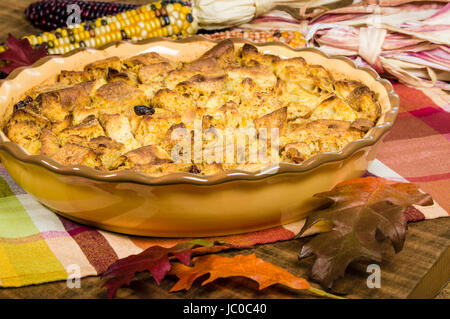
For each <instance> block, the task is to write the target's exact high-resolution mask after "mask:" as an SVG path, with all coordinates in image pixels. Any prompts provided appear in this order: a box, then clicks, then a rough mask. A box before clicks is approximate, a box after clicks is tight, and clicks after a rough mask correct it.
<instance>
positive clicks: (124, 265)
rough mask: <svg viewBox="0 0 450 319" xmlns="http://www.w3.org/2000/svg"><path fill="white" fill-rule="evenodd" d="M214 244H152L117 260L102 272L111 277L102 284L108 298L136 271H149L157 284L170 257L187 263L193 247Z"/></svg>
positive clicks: (169, 265)
mask: <svg viewBox="0 0 450 319" xmlns="http://www.w3.org/2000/svg"><path fill="white" fill-rule="evenodd" d="M214 244H215V243H214V242H212V241H206V240H200V239H197V240H192V241H189V242H184V243H180V244H177V245H175V246H173V247H170V248H164V247H161V246H152V247H150V248H148V249H146V250H144V251H142V252H141V253H139V254H137V255H131V256H128V257H126V258H122V259H119V260H117V261H116V262H114V263H113V264H112V265H111V266H110V267H109V268H108V269H107V270H106V271H105V272H104V273H103V274H102V276H104V277H105V276H110V277H111V278H109V279H108V280H107V281H106V282H105V283H104V285H103V286H105V287H107V289H108V298H113V297H114V295H115V294H116V291H117V289H119V288H120V287H122V286H123V285H129V284H130V282H131V280H132V279H133V278H134V276H135V275H136V273H138V272H142V271H149V272H150V273H151V274H152V276H153V278H154V279H155V281H156V283H157V284H158V285H159V283H160V282H161V280H162V279H163V278H164V277H165V276H166V274H167V273H168V272H169V271H170V269H171V259H169V258H170V257H173V258H176V259H178V260H179V261H180V262H182V263H183V264H186V265H188V264H189V262H190V261H191V255H192V249H193V248H195V247H199V246H201V247H213V246H214Z"/></svg>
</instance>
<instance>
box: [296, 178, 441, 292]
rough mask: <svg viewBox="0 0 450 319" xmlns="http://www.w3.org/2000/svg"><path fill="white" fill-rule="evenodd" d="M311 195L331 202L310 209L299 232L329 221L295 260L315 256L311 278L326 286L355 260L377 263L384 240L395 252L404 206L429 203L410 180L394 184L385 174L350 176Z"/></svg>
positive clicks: (398, 247)
mask: <svg viewBox="0 0 450 319" xmlns="http://www.w3.org/2000/svg"><path fill="white" fill-rule="evenodd" d="M315 196H316V197H320V198H326V199H329V200H331V201H332V202H333V204H332V206H330V207H329V208H327V209H324V210H319V211H315V212H313V213H312V214H311V215H309V216H308V217H307V219H306V222H305V225H304V226H303V228H302V230H301V232H300V234H299V235H298V236H300V235H301V234H303V233H304V232H305V231H306V230H307V229H309V228H310V227H312V226H313V225H314V224H316V223H318V222H328V223H329V222H331V223H332V224H333V228H332V230H331V231H329V232H326V233H321V234H318V235H316V236H315V237H314V238H313V239H311V240H310V241H309V242H308V243H306V244H305V245H304V246H303V248H302V251H301V253H300V256H299V258H300V259H302V258H305V257H307V256H311V255H315V257H316V259H315V261H314V265H313V267H312V270H311V278H312V279H314V280H316V281H318V282H320V283H321V285H322V286H324V287H327V288H331V286H332V284H333V282H334V280H336V279H337V278H339V277H341V276H343V275H344V272H345V269H346V268H347V266H348V265H349V264H350V263H351V262H352V261H354V260H357V259H361V258H364V259H369V260H374V261H377V262H380V261H381V257H382V252H383V245H382V243H383V242H384V240H385V239H389V240H390V241H391V242H392V244H393V246H394V249H395V252H399V251H400V250H401V249H402V248H403V243H404V241H405V233H406V220H405V217H404V214H403V212H404V211H405V210H406V208H407V207H408V206H411V205H413V204H416V205H424V206H425V205H431V204H432V203H433V200H432V199H431V196H430V195H428V194H425V193H422V192H420V191H419V189H418V187H417V186H416V185H414V184H410V183H394V182H391V181H388V180H386V179H384V178H379V177H378V178H376V177H365V178H356V179H351V180H348V181H345V182H342V183H340V184H338V185H336V186H335V187H334V188H333V189H332V190H331V191H329V192H324V193H319V194H316V195H315Z"/></svg>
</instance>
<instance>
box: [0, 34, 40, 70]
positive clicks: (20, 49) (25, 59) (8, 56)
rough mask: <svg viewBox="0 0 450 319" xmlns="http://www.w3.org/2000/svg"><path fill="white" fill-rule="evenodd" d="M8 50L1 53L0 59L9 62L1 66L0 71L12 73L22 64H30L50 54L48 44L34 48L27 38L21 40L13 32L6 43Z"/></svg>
mask: <svg viewBox="0 0 450 319" xmlns="http://www.w3.org/2000/svg"><path fill="white" fill-rule="evenodd" d="M6 45H7V47H8V50H6V51H5V52H2V53H0V59H1V60H4V61H8V62H9V63H8V64H6V65H4V66H2V67H0V72H4V73H6V74H9V73H11V72H12V71H14V69H16V68H18V67H21V66H28V65H31V64H33V63H34V62H36V61H37V60H39V59H40V58H42V57H44V56H46V55H48V53H47V48H46V46H40V47H39V48H36V49H33V48H32V47H31V44H30V42H29V41H28V40H27V39H23V40H19V39H17V38H15V37H14V36H13V35H12V34H10V35H9V36H8V40H7V43H6Z"/></svg>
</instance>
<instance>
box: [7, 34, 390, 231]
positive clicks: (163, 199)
mask: <svg viewBox="0 0 450 319" xmlns="http://www.w3.org/2000/svg"><path fill="white" fill-rule="evenodd" d="M233 42H234V43H235V45H236V47H240V46H242V45H243V44H245V43H247V42H246V41H245V40H242V39H233ZM216 43H217V42H215V41H211V40H207V39H205V38H203V37H200V36H194V37H190V38H186V39H183V40H169V39H163V38H154V39H150V40H146V41H144V42H140V43H137V44H136V43H135V44H132V43H128V42H120V43H115V44H110V45H108V46H106V47H104V48H102V49H101V50H93V49H78V50H76V51H74V52H72V53H69V54H66V55H64V56H54V57H46V58H43V59H41V60H40V61H38V62H37V63H35V64H34V65H33V66H31V67H27V68H20V69H17V70H15V71H14V72H13V73H12V74H11V75H10V76H9V77H8V78H7V79H6V80H4V81H2V82H1V83H0V120H1V125H2V127H3V126H4V124H5V123H6V122H7V121H8V119H9V117H10V116H11V114H12V111H13V106H14V104H15V103H16V102H17V101H19V100H20V99H21V98H23V97H24V95H25V92H26V91H27V90H29V89H31V88H33V87H35V86H37V85H40V84H43V83H52V82H55V81H56V77H57V75H58V74H59V73H60V72H61V70H81V69H83V67H84V66H85V65H86V64H88V63H91V62H93V61H96V60H99V59H103V58H107V57H110V56H119V57H122V58H126V57H129V56H133V55H136V54H140V53H145V52H151V51H154V52H158V53H159V54H161V55H163V56H166V57H169V58H171V59H173V60H183V61H189V60H194V59H196V58H198V57H200V56H201V55H202V54H203V53H204V52H205V51H207V50H208V49H210V48H211V47H213V46H214V45H215V44H216ZM252 44H253V45H255V46H257V47H258V48H259V51H260V52H264V53H270V54H274V55H278V56H280V57H285V58H290V57H297V56H301V57H303V58H304V59H305V60H306V62H308V63H312V64H320V65H322V66H324V67H325V68H326V69H328V70H329V71H331V72H332V74H333V76H334V77H335V78H336V79H350V80H357V81H360V82H362V83H364V84H366V85H367V86H368V87H369V88H370V89H371V90H372V91H374V92H376V93H377V94H378V99H379V102H380V105H381V108H382V115H381V117H380V119H379V120H378V123H377V125H376V126H375V127H374V128H372V129H371V130H370V131H369V132H368V133H367V134H366V136H365V137H364V138H362V139H358V140H355V141H353V142H350V143H349V144H347V145H346V146H345V147H344V149H342V150H341V151H340V152H338V153H321V154H318V155H315V156H313V157H311V158H309V159H308V160H306V161H304V162H302V163H301V164H290V163H280V164H277V165H276V166H271V167H268V168H267V169H264V170H263V171H260V172H244V171H237V170H231V171H226V172H224V173H221V174H218V175H214V176H200V175H195V174H191V173H172V174H168V175H165V176H161V177H151V176H148V175H145V174H142V173H139V172H134V171H131V172H130V171H119V172H116V173H110V172H103V171H100V170H96V169H93V168H90V167H87V166H64V165H61V164H59V163H57V162H55V161H54V160H52V159H50V158H49V157H46V156H42V155H29V154H27V153H26V151H25V150H24V149H23V148H22V147H20V146H19V145H18V144H16V143H12V142H11V141H9V140H8V138H7V137H6V136H5V135H4V134H3V132H0V159H1V161H2V163H3V165H4V166H5V167H6V169H7V170H8V172H9V174H10V175H11V176H12V177H13V178H14V180H15V181H16V182H17V183H18V184H19V185H20V186H21V187H23V188H24V189H25V190H26V191H27V192H29V193H30V194H32V195H33V196H35V197H36V198H37V200H38V201H40V202H41V203H42V204H44V205H45V206H47V207H49V208H50V209H52V210H54V211H56V212H58V213H59V214H61V215H63V216H65V217H67V218H70V219H72V220H74V221H77V222H80V223H83V224H88V225H92V226H96V227H99V228H103V229H107V230H112V231H116V232H120V233H127V234H133V235H146V236H159V237H200V236H218V235H228V234H237V233H242V232H248V231H255V230H260V229H265V228H270V227H275V226H278V225H282V224H286V223H290V222H293V221H295V220H299V219H301V218H304V217H305V216H306V215H307V214H308V212H310V211H311V210H313V209H315V208H317V207H318V206H319V205H321V204H322V202H321V201H320V200H318V199H315V198H313V195H314V194H315V193H319V192H323V191H327V190H329V189H331V188H332V187H333V186H335V185H336V184H337V183H339V182H342V181H344V180H346V179H349V178H353V177H358V176H361V175H362V174H363V172H364V171H365V170H366V169H367V166H368V164H369V162H370V161H371V160H373V159H374V156H375V150H376V146H377V142H378V141H379V140H380V139H381V137H382V136H383V135H384V134H385V133H386V132H387V131H388V130H389V129H390V128H391V127H392V125H393V123H394V121H395V119H396V117H397V114H398V96H397V95H396V94H395V93H394V92H393V89H392V86H391V85H390V83H389V82H388V81H386V80H382V79H380V77H379V76H378V74H377V73H376V72H375V71H373V70H372V69H369V68H357V67H355V65H354V64H353V62H351V61H350V60H348V59H346V58H339V57H333V58H329V57H328V56H326V55H325V54H324V53H322V52H321V51H319V50H317V49H311V48H305V49H292V48H290V47H289V46H287V45H285V44H283V43H274V42H272V43H265V44H255V43H252Z"/></svg>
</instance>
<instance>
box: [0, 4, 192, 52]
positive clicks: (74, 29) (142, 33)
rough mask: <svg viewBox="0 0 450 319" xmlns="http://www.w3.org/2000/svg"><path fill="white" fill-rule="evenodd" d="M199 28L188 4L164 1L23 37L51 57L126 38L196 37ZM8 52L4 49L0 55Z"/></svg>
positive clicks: (2, 47) (2, 48)
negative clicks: (42, 48) (42, 47)
mask: <svg viewBox="0 0 450 319" xmlns="http://www.w3.org/2000/svg"><path fill="white" fill-rule="evenodd" d="M197 28H198V25H197V21H196V20H195V19H194V18H193V16H192V13H191V8H190V7H189V6H188V5H187V3H186V2H185V1H176V0H175V1H174V0H165V1H159V2H153V3H151V4H147V5H144V6H140V7H138V8H136V9H132V10H128V11H124V12H122V13H119V14H116V15H113V16H106V17H102V18H97V19H95V20H93V21H89V22H82V23H81V24H77V25H73V26H68V27H66V28H58V29H56V30H55V31H52V32H43V33H41V34H39V35H30V36H25V37H23V38H26V39H28V41H29V42H30V44H31V45H32V46H33V47H36V46H41V45H44V44H46V45H47V50H48V53H49V54H63V53H67V52H69V51H72V50H74V49H77V48H80V47H89V48H97V47H100V46H103V45H105V44H107V43H110V42H114V41H120V40H126V39H130V40H135V41H136V40H142V39H147V38H151V37H158V36H160V37H167V36H182V35H188V34H195V33H196V32H197ZM23 38H22V39H23ZM6 49H7V48H6V47H5V46H1V47H0V52H3V51H5V50H6Z"/></svg>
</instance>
